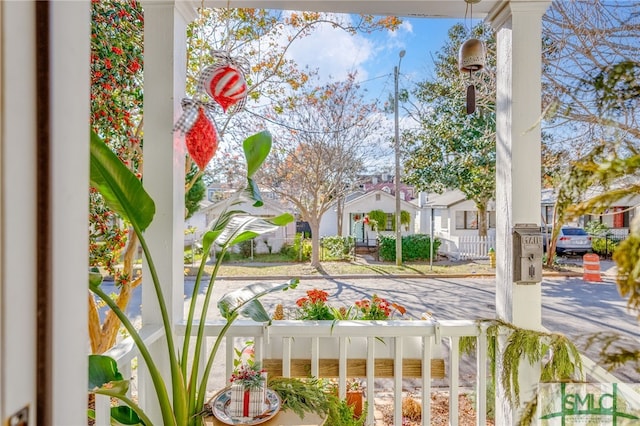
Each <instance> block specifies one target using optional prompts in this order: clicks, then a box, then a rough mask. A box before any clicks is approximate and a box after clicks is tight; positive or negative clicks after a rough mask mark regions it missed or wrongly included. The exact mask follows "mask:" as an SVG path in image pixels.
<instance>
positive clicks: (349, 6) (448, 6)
mask: <svg viewBox="0 0 640 426" xmlns="http://www.w3.org/2000/svg"><path fill="white" fill-rule="evenodd" d="M511 1H512V2H513V1H515V0H511ZM191 3H192V4H193V6H194V8H198V7H200V6H201V5H202V2H200V1H197V0H196V1H191ZM507 3H508V1H507V0H480V1H478V0H476V3H474V4H473V18H480V19H481V18H484V17H486V16H487V15H490V14H492V15H493V14H496V13H497V12H498V11H499V10H500V9H502V8H503V7H504V6H505V5H506V4H507ZM204 5H205V7H216V8H218V7H250V8H267V9H281V10H309V11H317V12H336V13H363V14H370V15H392V16H401V17H402V16H404V17H409V16H411V17H430V18H464V17H465V12H466V9H467V3H466V1H465V0H409V1H394V0H391V1H390V0H345V1H343V0H325V1H314V0H298V1H291V0H229V1H225V0H208V1H207V0H205V2H204ZM470 9H471V8H470ZM469 12H470V10H469ZM467 16H468V17H469V15H467Z"/></svg>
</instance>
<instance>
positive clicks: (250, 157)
mask: <svg viewBox="0 0 640 426" xmlns="http://www.w3.org/2000/svg"><path fill="white" fill-rule="evenodd" d="M271 141H272V137H271V133H269V132H268V131H266V130H265V131H263V132H260V133H256V134H254V135H252V136H249V137H248V138H247V139H245V141H244V142H243V144H242V148H243V149H244V156H245V158H246V160H247V177H248V178H252V177H253V175H254V174H255V173H256V172H257V171H258V169H260V166H261V165H262V163H263V162H264V160H265V159H266V158H267V155H269V152H270V151H271Z"/></svg>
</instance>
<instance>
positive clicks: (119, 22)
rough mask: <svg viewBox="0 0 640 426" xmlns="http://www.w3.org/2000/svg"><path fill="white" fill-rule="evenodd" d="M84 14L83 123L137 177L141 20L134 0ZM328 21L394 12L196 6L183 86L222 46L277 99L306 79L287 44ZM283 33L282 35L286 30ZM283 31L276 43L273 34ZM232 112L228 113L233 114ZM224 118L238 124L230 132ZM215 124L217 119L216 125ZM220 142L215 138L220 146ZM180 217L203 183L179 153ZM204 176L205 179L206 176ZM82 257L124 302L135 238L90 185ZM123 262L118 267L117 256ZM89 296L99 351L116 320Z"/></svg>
mask: <svg viewBox="0 0 640 426" xmlns="http://www.w3.org/2000/svg"><path fill="white" fill-rule="evenodd" d="M91 3H92V15H91V18H92V21H91V30H92V31H91V83H92V84H91V126H92V128H93V129H94V130H95V132H96V133H97V134H98V135H100V136H101V137H102V138H103V139H104V140H105V142H106V143H107V144H108V145H109V146H110V147H111V148H112V149H113V150H114V151H115V152H116V153H117V154H118V156H119V157H120V159H121V160H122V161H123V162H124V163H125V164H126V165H127V166H128V167H130V168H131V170H133V171H134V172H136V173H137V175H138V177H139V178H142V174H143V167H142V161H143V159H142V125H143V119H142V114H143V105H142V98H143V87H142V80H143V78H142V67H143V38H142V37H143V25H144V15H143V10H142V7H141V6H140V4H139V2H137V1H136V0H103V1H92V2H91ZM320 22H330V23H333V24H335V25H342V26H343V28H344V29H345V30H346V31H348V32H350V33H355V32H357V31H374V30H376V29H380V28H390V29H393V28H395V27H396V26H397V25H398V24H399V20H398V19H396V18H374V17H372V16H362V17H360V19H359V20H358V21H356V22H354V23H346V22H343V21H341V20H339V18H337V17H335V16H332V15H324V14H316V13H291V14H288V15H285V14H283V13H280V12H273V11H266V10H259V9H235V8H234V9H229V8H228V9H203V10H202V11H201V15H200V18H199V19H198V20H196V21H195V22H194V23H192V24H191V25H190V26H189V28H188V41H189V46H188V54H189V60H188V70H187V74H188V80H187V86H188V92H189V94H193V91H194V86H195V83H196V79H197V75H198V73H199V72H200V70H201V69H202V68H203V67H204V66H206V65H209V64H210V63H211V60H212V59H211V55H210V51H209V49H210V48H211V47H214V48H215V49H218V50H227V51H229V52H231V53H232V55H233V54H235V55H245V56H250V57H251V58H252V66H251V70H250V74H249V75H248V76H247V78H248V82H249V84H250V91H249V96H250V98H251V99H254V100H257V99H260V98H267V99H269V100H273V99H285V98H286V96H287V94H286V93H287V89H286V88H289V89H296V88H297V85H298V84H299V82H304V81H306V80H307V79H308V74H310V72H308V71H301V70H298V67H297V65H296V64H295V63H294V62H293V61H290V60H286V59H285V53H286V51H287V49H288V48H289V46H291V44H292V43H294V42H295V41H296V40H299V39H300V38H302V37H304V36H306V35H308V34H310V32H311V31H312V30H313V28H314V25H315V24H317V23H320ZM287 35H289V37H287ZM279 39H284V40H285V42H284V43H281V42H279V41H278V40H279ZM223 117H224V116H223V115H222V114H221V115H220V118H219V120H218V124H219V129H218V130H219V133H220V136H221V137H223V136H224V135H225V133H226V132H227V131H228V132H229V133H230V136H231V139H232V140H237V141H238V143H241V141H243V140H244V138H245V136H246V134H247V132H246V129H245V128H244V127H242V126H241V124H242V121H241V119H238V120H235V119H236V117H235V116H231V118H229V120H230V121H226V120H227V118H224V119H223ZM233 120H235V121H233ZM231 121H233V122H234V123H236V124H238V126H236V127H235V129H236V132H235V134H234V133H233V132H232V130H233V129H234V126H232V125H231V124H233V123H231ZM220 124H221V125H220ZM225 148H226V146H225V145H223V151H224V149H225ZM235 158H240V157H239V156H238V155H236V154H235V153H233V152H232V153H230V152H223V153H222V155H218V156H217V160H216V161H218V162H217V164H218V166H220V165H224V166H225V168H222V167H220V168H219V169H218V170H222V171H227V172H229V173H228V175H229V176H238V174H237V173H235V172H236V170H237V167H238V166H239V164H238V163H237V162H236V161H235V160H234V159H235ZM185 176H186V182H185V186H186V191H185V206H186V211H185V217H189V216H190V215H191V214H192V213H193V212H194V211H196V210H197V208H198V204H199V201H200V200H201V199H202V197H203V195H204V193H205V188H204V184H203V181H202V179H203V174H202V173H201V172H200V171H199V170H198V168H197V167H196V166H195V165H194V164H193V163H192V162H191V161H190V158H189V157H187V162H186V167H185ZM209 180H210V179H209ZM89 229H90V244H89V247H90V265H91V266H100V267H104V268H105V269H106V270H107V272H108V273H110V274H112V275H114V277H115V281H116V282H117V284H118V289H119V292H118V293H117V294H116V295H115V296H114V297H115V298H116V301H117V303H118V305H119V306H120V307H121V308H124V307H126V306H127V304H128V303H129V300H130V296H131V291H132V289H133V288H134V287H135V286H136V285H138V284H139V283H140V277H134V276H133V264H134V261H135V254H136V253H137V247H138V242H137V239H136V238H135V235H134V233H133V232H130V230H129V229H128V228H127V224H126V223H123V222H122V220H120V219H119V218H118V216H117V215H116V214H115V213H114V212H112V211H111V210H109V209H108V208H107V207H106V205H105V204H104V202H103V200H102V197H101V195H100V194H99V193H97V192H96V191H93V190H92V191H91V192H90V217H89ZM121 263H122V264H123V267H122V268H120V267H119V266H120V264H121ZM98 309H99V307H98V306H97V304H96V302H95V300H94V298H93V297H89V323H90V325H89V335H90V341H91V348H92V351H93V352H97V353H101V352H104V351H105V350H107V349H109V348H110V347H111V346H113V344H114V343H115V340H116V337H117V335H118V330H119V328H120V322H119V321H118V319H117V318H116V317H115V316H114V315H113V314H112V313H111V312H110V313H108V314H107V317H106V319H105V320H104V321H102V322H101V320H100V316H99V315H98Z"/></svg>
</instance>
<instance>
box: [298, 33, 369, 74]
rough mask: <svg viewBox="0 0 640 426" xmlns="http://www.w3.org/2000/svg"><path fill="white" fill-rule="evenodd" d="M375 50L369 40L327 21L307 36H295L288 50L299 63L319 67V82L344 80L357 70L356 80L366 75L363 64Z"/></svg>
mask: <svg viewBox="0 0 640 426" xmlns="http://www.w3.org/2000/svg"><path fill="white" fill-rule="evenodd" d="M373 54H374V46H373V45H372V43H371V41H370V40H368V39H367V38H365V37H363V36H361V35H351V34H349V33H347V32H346V31H344V30H342V29H340V28H334V27H333V26H332V25H329V24H318V25H317V26H316V27H315V29H314V31H313V32H312V33H311V34H310V35H309V36H307V37H304V38H302V39H300V40H296V41H295V42H294V43H293V44H292V45H291V47H290V49H289V50H288V52H287V57H288V58H290V59H293V60H295V61H296V62H297V63H298V64H299V65H300V67H307V66H308V67H309V68H311V69H316V68H317V69H318V71H319V75H320V80H321V83H327V82H329V81H332V80H333V81H335V80H344V79H345V78H346V77H347V75H348V74H349V73H352V72H354V71H355V72H357V73H358V80H363V79H366V78H367V77H368V73H367V71H366V69H365V68H364V66H363V64H364V63H365V62H366V61H367V60H368V59H369V58H370V57H371V56H372V55H373Z"/></svg>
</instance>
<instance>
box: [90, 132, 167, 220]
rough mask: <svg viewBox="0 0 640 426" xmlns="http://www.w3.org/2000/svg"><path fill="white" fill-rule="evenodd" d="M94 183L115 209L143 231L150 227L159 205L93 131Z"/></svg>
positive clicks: (92, 175)
mask: <svg viewBox="0 0 640 426" xmlns="http://www.w3.org/2000/svg"><path fill="white" fill-rule="evenodd" d="M90 153H91V168H90V178H91V186H93V187H94V188H96V189H98V190H99V191H100V193H101V194H102V196H103V197H104V199H105V201H106V203H107V204H108V205H109V207H110V208H111V209H113V210H114V211H115V212H116V213H118V214H119V215H120V216H121V217H122V218H124V219H125V220H128V221H129V222H131V224H132V225H133V226H134V228H135V227H137V228H138V229H140V230H141V231H144V230H145V229H147V227H148V226H149V224H150V223H151V221H152V220H153V216H154V214H155V212H156V206H155V204H154V202H153V200H152V199H151V197H150V196H149V194H147V192H146V191H145V190H144V188H143V186H142V182H140V180H139V179H138V178H136V176H135V175H134V174H133V173H132V172H131V170H129V169H127V167H126V166H125V165H124V164H123V163H122V161H120V159H119V158H118V157H117V156H116V155H115V154H114V153H113V151H111V149H109V147H108V146H107V145H106V144H105V143H104V142H103V141H102V140H101V139H100V137H99V136H98V135H96V134H95V133H94V132H93V131H92V132H91V148H90Z"/></svg>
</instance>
